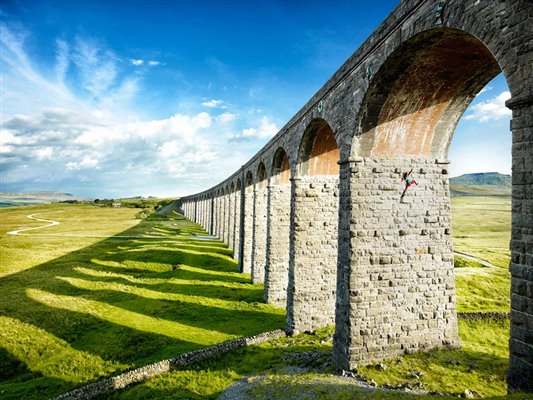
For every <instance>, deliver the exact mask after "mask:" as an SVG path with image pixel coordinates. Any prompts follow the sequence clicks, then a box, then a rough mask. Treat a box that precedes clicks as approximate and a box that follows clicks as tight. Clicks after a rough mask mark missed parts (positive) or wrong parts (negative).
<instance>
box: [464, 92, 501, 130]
mask: <svg viewBox="0 0 533 400" xmlns="http://www.w3.org/2000/svg"><path fill="white" fill-rule="evenodd" d="M510 98H511V93H510V92H508V91H505V92H502V93H500V94H499V95H498V96H496V97H494V98H492V99H490V100H487V101H483V102H481V103H478V104H474V105H473V106H471V107H470V108H469V111H468V114H467V115H465V117H464V118H465V119H466V120H475V121H478V122H488V121H490V120H494V121H495V120H499V119H501V118H508V117H510V116H511V110H509V109H508V108H507V107H506V106H505V101H506V100H508V99H510Z"/></svg>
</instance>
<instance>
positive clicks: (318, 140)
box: [297, 118, 339, 176]
mask: <svg viewBox="0 0 533 400" xmlns="http://www.w3.org/2000/svg"><path fill="white" fill-rule="evenodd" d="M338 161H339V147H338V145H337V141H336V138H335V134H334V133H333V129H332V128H331V125H330V124H329V123H328V122H327V121H326V120H324V119H322V118H315V119H314V120H312V121H311V123H310V124H309V125H308V126H307V129H306V130H305V132H304V135H303V137H302V141H301V143H300V147H299V150H298V165H297V171H298V173H299V175H309V176H315V175H338V174H339V166H338V164H337V162H338Z"/></svg>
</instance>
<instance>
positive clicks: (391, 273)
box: [334, 158, 460, 369]
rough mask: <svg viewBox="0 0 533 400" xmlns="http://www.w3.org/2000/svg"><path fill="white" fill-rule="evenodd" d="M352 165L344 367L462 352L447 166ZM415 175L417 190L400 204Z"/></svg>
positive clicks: (340, 348)
mask: <svg viewBox="0 0 533 400" xmlns="http://www.w3.org/2000/svg"><path fill="white" fill-rule="evenodd" d="M353 162H354V163H355V164H356V166H355V165H354V166H352V168H351V170H350V171H349V173H347V172H346V171H344V172H343V175H342V176H343V183H342V185H341V187H342V192H341V194H342V196H343V198H342V199H341V202H340V204H341V205H342V207H341V218H342V219H341V225H340V229H341V230H342V231H341V233H340V235H339V241H340V244H339V278H340V279H342V281H341V282H339V285H338V289H339V293H338V300H337V325H336V335H335V337H336V340H335V345H334V353H335V360H336V362H337V365H338V366H339V367H341V368H345V369H352V368H354V367H356V366H358V365H361V364H368V363H371V362H375V361H379V360H383V359H385V358H391V357H394V356H396V355H399V354H403V353H406V352H408V351H412V350H414V349H416V350H422V349H433V348H455V347H458V346H459V345H460V342H459V339H458V330H457V312H456V297H455V281H454V271H453V252H452V241H451V215H450V208H451V207H450V197H449V196H450V193H449V188H448V179H447V173H448V172H447V168H448V166H447V163H448V162H447V161H445V160H437V162H436V161H435V160H434V159H362V158H361V159H356V160H353ZM411 169H412V170H413V175H412V176H413V178H414V179H415V180H416V182H417V186H412V187H411V188H409V190H408V191H407V193H406V195H405V197H404V198H403V199H401V198H400V196H401V193H402V191H403V189H404V187H405V184H404V183H403V182H402V180H401V174H402V172H406V171H409V170H411ZM347 179H349V180H350V181H349V183H348V182H347ZM348 184H349V187H348V186H347V185H348ZM346 196H350V198H349V200H350V203H349V204H348V203H347V198H346ZM346 221H349V226H348V223H347V222H346ZM347 240H349V242H347Z"/></svg>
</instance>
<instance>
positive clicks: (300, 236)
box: [287, 118, 339, 333]
mask: <svg viewBox="0 0 533 400" xmlns="http://www.w3.org/2000/svg"><path fill="white" fill-rule="evenodd" d="M338 161H339V149H338V146H337V142H336V138H335V134H334V133H333V130H332V129H331V126H330V124H329V123H328V122H327V121H326V120H324V119H322V118H316V119H314V120H313V121H311V123H310V124H309V125H308V126H307V128H306V129H305V132H304V134H303V136H302V140H301V143H300V146H299V151H298V163H297V167H296V168H297V171H298V173H299V176H297V177H295V178H293V181H292V182H293V184H292V187H291V198H292V210H291V233H290V235H291V240H290V246H291V250H290V260H289V283H288V291H287V330H288V331H289V332H293V333H296V332H301V331H305V330H313V329H316V328H319V327H323V326H326V325H330V324H333V323H334V321H335V293H336V290H335V285H336V276H337V224H338V211H339V197H338V194H339V164H338Z"/></svg>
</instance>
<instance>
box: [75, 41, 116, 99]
mask: <svg viewBox="0 0 533 400" xmlns="http://www.w3.org/2000/svg"><path fill="white" fill-rule="evenodd" d="M116 58H117V57H116V56H115V55H114V54H113V52H112V51H110V50H108V49H106V48H104V47H103V46H102V45H101V44H99V43H98V42H97V41H96V40H93V39H87V38H82V37H77V38H76V40H75V51H74V54H73V61H74V63H75V64H76V66H77V67H78V69H79V71H80V75H81V79H82V84H83V86H84V88H85V89H86V90H88V91H89V92H90V93H91V94H92V96H94V97H95V98H99V97H101V96H103V95H104V94H105V93H106V92H107V90H108V89H109V88H110V87H111V85H112V84H113V83H114V82H115V78H116V77H117V73H118V71H117V66H116V63H115V60H116Z"/></svg>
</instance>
